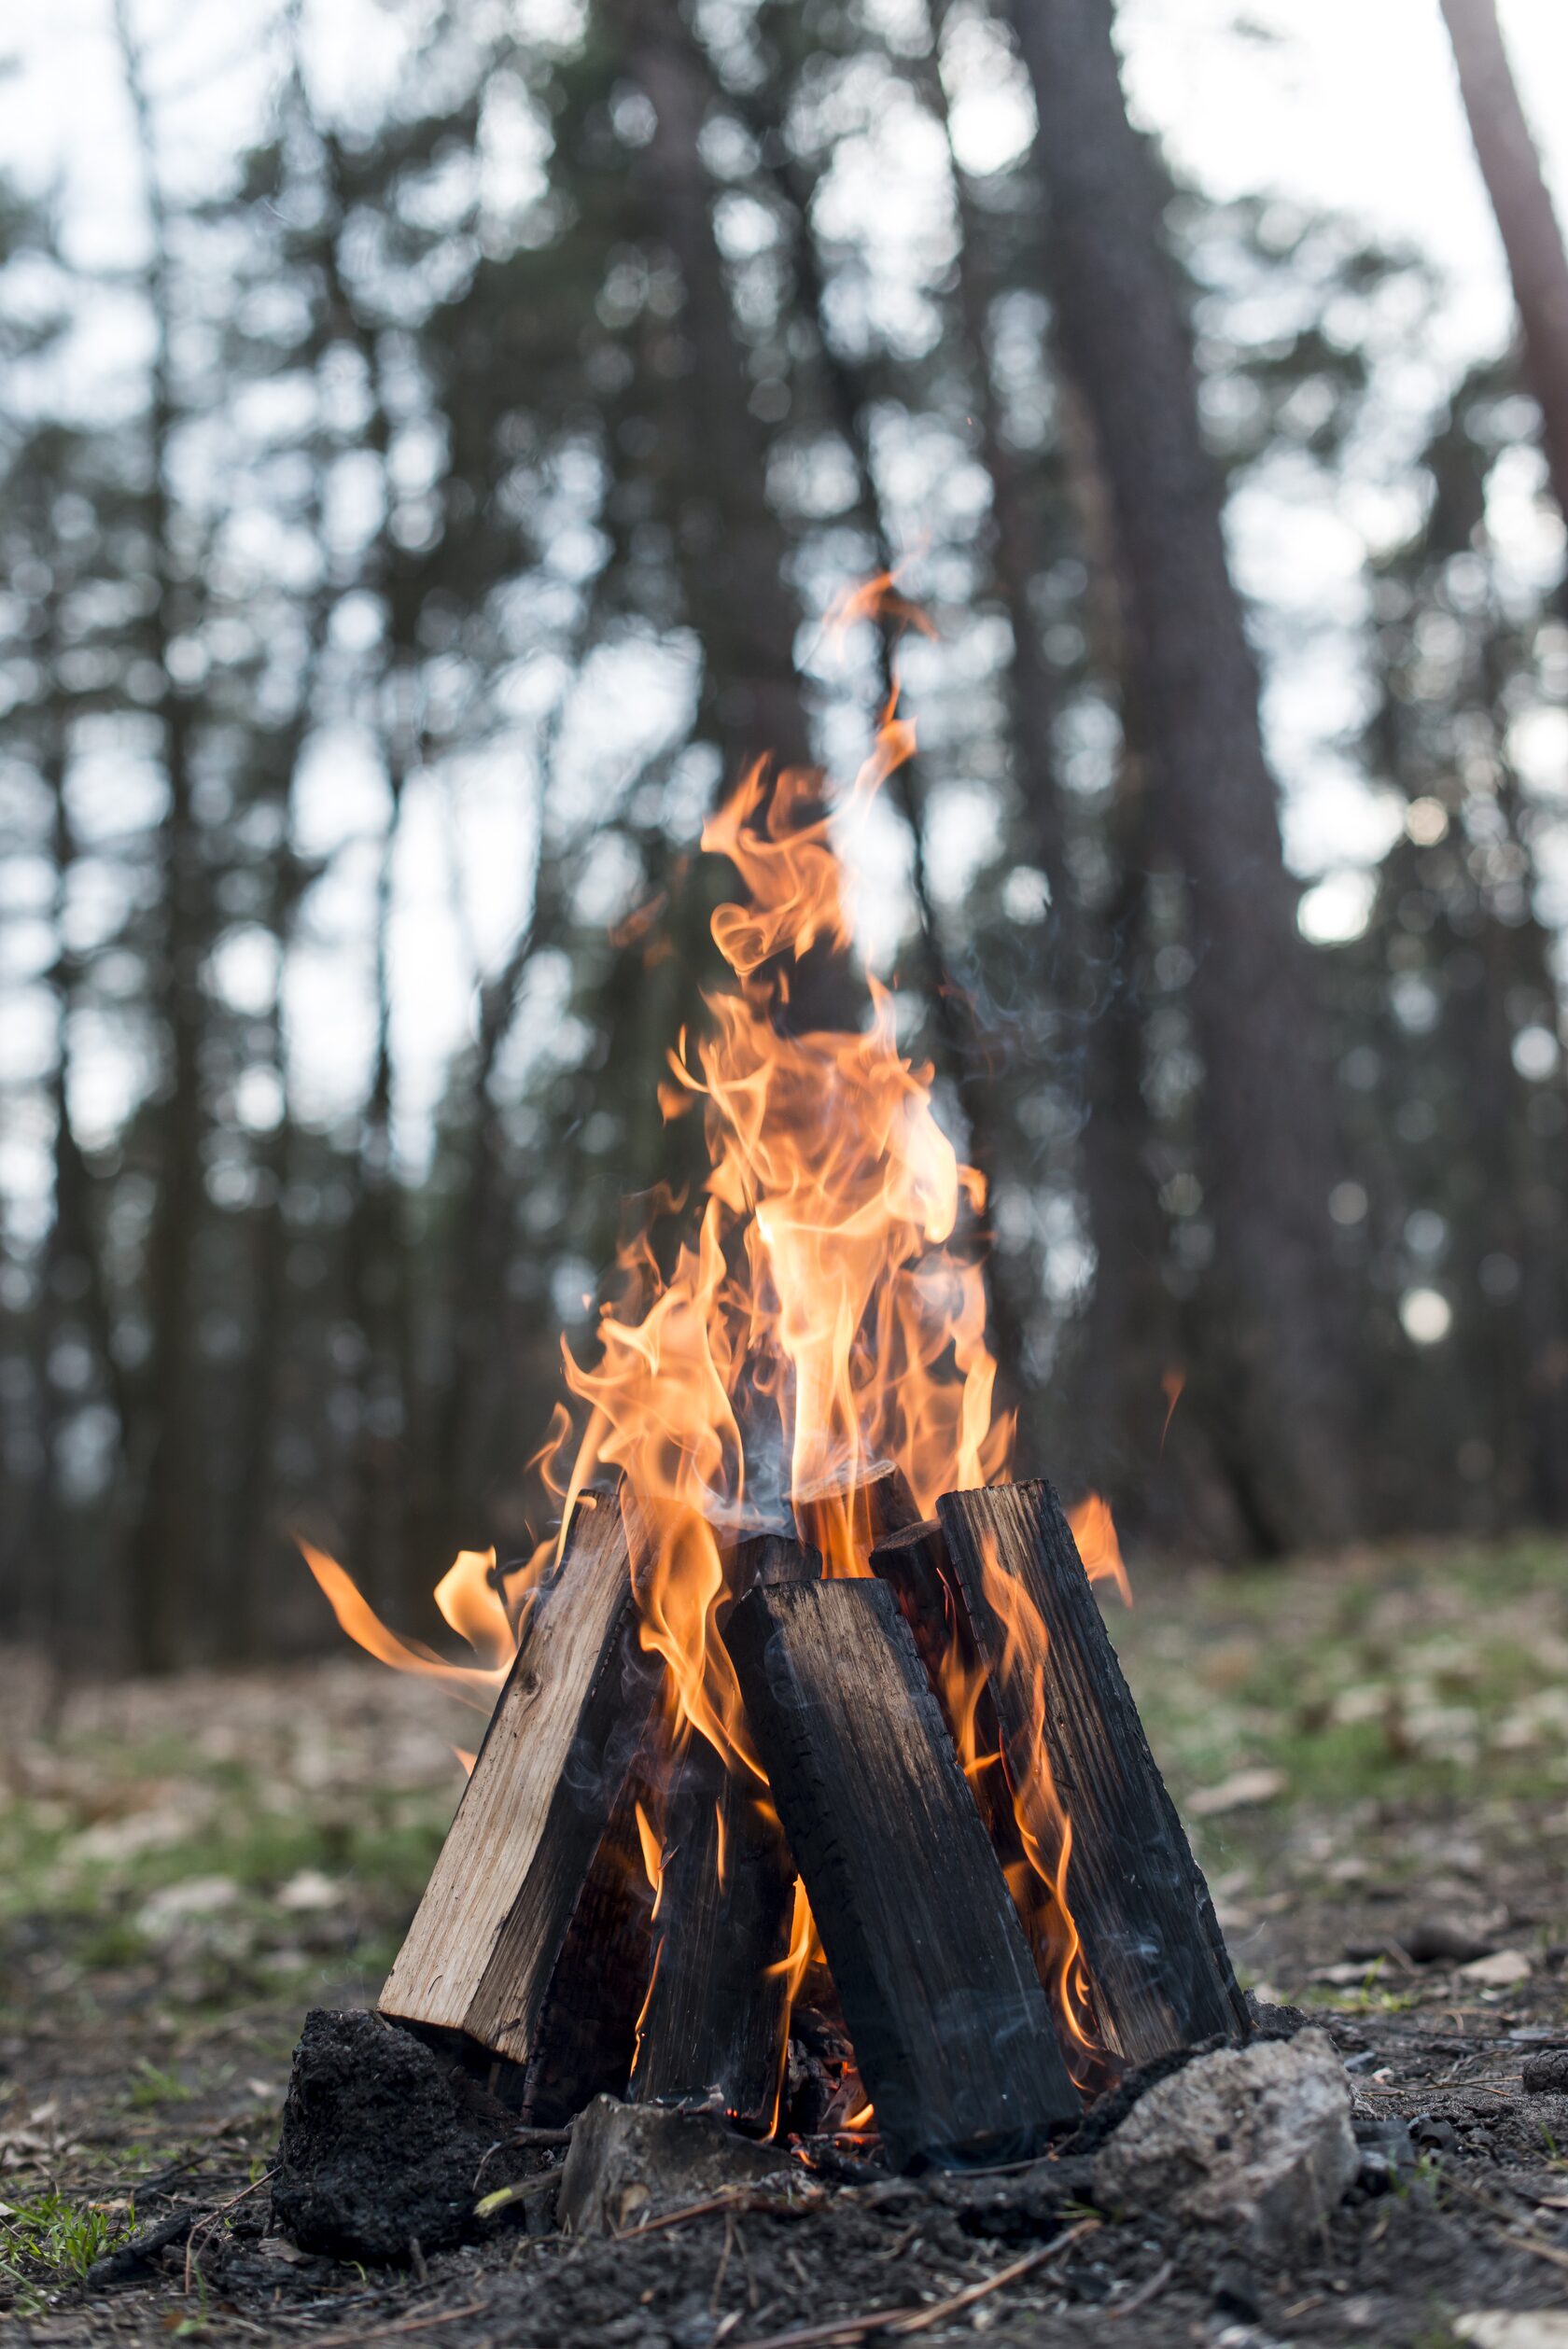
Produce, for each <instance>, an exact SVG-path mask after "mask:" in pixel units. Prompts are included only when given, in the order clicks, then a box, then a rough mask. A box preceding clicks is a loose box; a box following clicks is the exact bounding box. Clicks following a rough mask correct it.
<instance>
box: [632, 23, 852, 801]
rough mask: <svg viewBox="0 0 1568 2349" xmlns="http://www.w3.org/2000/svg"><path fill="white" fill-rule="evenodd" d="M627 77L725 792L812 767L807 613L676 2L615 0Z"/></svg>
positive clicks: (691, 589)
mask: <svg viewBox="0 0 1568 2349" xmlns="http://www.w3.org/2000/svg"><path fill="white" fill-rule="evenodd" d="M609 13H610V15H611V19H612V22H613V25H614V29H615V31H616V33H617V35H618V37H619V39H620V40H621V42H622V44H623V56H624V59H625V63H626V66H627V69H628V71H629V72H630V73H631V74H632V75H633V77H635V78H636V80H637V82H638V83H639V84H640V86H641V88H642V91H643V92H644V94H645V96H646V97H647V98H648V99H649V101H650V103H651V105H652V107H653V111H654V115H655V118H656V121H655V128H654V131H653V135H652V137H651V140H650V141H649V144H648V146H647V147H646V149H645V150H644V152H643V156H642V162H641V175H642V179H643V184H644V188H645V190H646V194H647V198H648V201H649V204H650V207H651V213H652V218H653V224H654V226H655V227H656V229H657V231H658V233H659V235H660V236H661V237H662V238H663V240H664V242H665V244H666V245H668V247H669V249H670V252H671V254H672V255H673V256H674V259H675V263H676V267H677V268H678V270H679V273H680V280H681V284H682V287H684V290H685V296H686V301H685V307H684V309H683V311H682V313H681V315H680V320H679V325H680V328H681V330H682V332H683V335H684V338H685V342H686V346H687V347H686V352H685V354H684V367H683V371H682V375H681V381H680V387H679V416H680V418H681V420H682V429H683V437H684V439H685V441H686V451H685V454H686V458H687V462H686V463H685V465H684V466H683V467H682V472H683V475H684V479H685V482H686V483H687V487H688V494H687V497H686V500H685V505H684V511H683V512H682V514H681V517H680V524H679V529H680V538H681V545H680V548H679V559H680V566H681V571H682V575H683V580H684V582H685V585H686V589H687V593H688V595H689V597H690V602H691V608H692V616H693V620H694V622H696V625H697V628H698V631H699V633H700V635H701V636H702V641H703V650H704V653H705V656H706V662H707V677H706V679H705V699H706V702H707V717H708V720H709V721H710V723H711V724H712V726H713V728H714V731H715V734H716V735H717V738H718V742H719V746H720V749H721V754H722V756H723V760H724V788H726V789H727V788H729V786H730V785H731V784H732V783H733V782H734V780H735V777H736V776H738V775H739V773H740V772H741V770H742V768H743V767H744V766H746V765H747V764H749V762H750V761H751V760H753V759H756V758H759V757H761V756H763V754H764V753H771V754H772V756H773V757H774V758H775V759H776V760H777V762H778V763H779V764H780V765H781V766H806V765H809V764H810V762H811V734H810V727H809V724H808V721H807V719H806V713H805V704H804V702H803V700H802V697H801V690H800V679H799V677H798V676H797V674H796V671H795V665H794V636H795V630H796V627H797V625H798V624H799V618H800V615H799V611H798V608H797V607H796V604H795V601H794V598H793V596H792V594H791V591H790V587H789V583H788V571H789V556H790V545H789V540H788V538H787V536H786V534H785V532H784V529H783V527H782V525H781V524H780V523H779V520H778V517H777V514H776V513H775V511H774V510H773V508H772V506H771V505H770V504H769V502H768V496H767V486H766V478H767V443H766V439H765V436H764V435H763V432H762V431H761V429H760V428H759V426H758V424H757V420H756V418H755V416H754V415H753V414H752V412H751V409H750V407H749V400H750V396H751V385H750V383H749V380H748V377H747V371H746V362H745V357H744V354H743V351H742V349H741V345H740V343H739V340H738V338H737V336H736V333H735V319H734V315H733V313H732V311H731V307H730V297H729V289H728V287H726V285H725V282H724V265H723V258H722V256H721V252H720V249H719V241H718V237H717V235H716V234H715V231H714V225H713V208H712V207H713V190H712V188H711V186H710V184H709V182H708V177H707V172H706V170H705V169H704V166H703V161H702V156H701V152H700V150H699V147H698V138H699V135H700V133H701V131H702V125H703V117H704V114H705V112H706V110H707V99H708V94H709V82H708V77H707V70H706V68H705V65H704V63H703V60H702V58H701V56H700V55H699V53H698V51H697V49H696V48H695V46H694V44H693V36H692V35H691V33H690V32H689V30H688V29H687V27H686V25H685V23H684V22H683V21H682V20H681V17H680V14H679V7H678V6H677V0H610V9H609Z"/></svg>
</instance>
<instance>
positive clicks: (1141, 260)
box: [1015, 0, 1357, 1548]
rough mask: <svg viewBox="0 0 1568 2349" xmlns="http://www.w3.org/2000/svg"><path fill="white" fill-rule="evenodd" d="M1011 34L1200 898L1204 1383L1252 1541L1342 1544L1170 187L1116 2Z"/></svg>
mask: <svg viewBox="0 0 1568 2349" xmlns="http://www.w3.org/2000/svg"><path fill="white" fill-rule="evenodd" d="M1015 22H1016V24H1017V30H1018V38H1019V45H1020V48H1021V49H1022V51H1023V55H1024V58H1025V61H1026V63H1027V64H1028V66H1029V75H1030V79H1031V81H1032V84H1033V88H1034V93H1035V102H1036V105H1037V108H1038V112H1039V117H1040V138H1041V144H1040V164H1041V170H1042V174H1043V179H1044V183H1045V189H1046V199H1047V204H1048V212H1049V217H1048V221H1047V236H1048V257H1049V266H1050V272H1051V284H1052V289H1053V296H1054V304H1055V313H1054V323H1055V333H1056V337H1057V345H1058V348H1059V350H1060V354H1061V358H1062V364H1063V367H1064V369H1065V371H1067V373H1068V374H1069V375H1070V376H1071V378H1072V380H1073V381H1074V382H1075V383H1076V384H1077V385H1078V386H1079V388H1080V390H1081V392H1082V395H1083V398H1084V401H1085V410H1086V412H1087V414H1088V416H1089V418H1090V420H1091V423H1092V426H1093V430H1094V434H1095V440H1096V447H1097V453H1098V461H1099V464H1100V465H1102V466H1103V468H1104V470H1105V476H1106V480H1107V482H1108V483H1109V485H1110V493H1111V507H1112V513H1113V530H1114V536H1115V545H1116V555H1117V568H1118V574H1119V577H1120V580H1121V582H1122V605H1123V609H1124V612H1125V615H1126V620H1127V630H1128V639H1129V649H1130V651H1131V656H1132V665H1133V668H1134V672H1135V674H1136V677H1137V692H1138V694H1139V698H1140V703H1141V712H1142V718H1143V722H1144V725H1145V728H1146V739H1147V742H1148V746H1149V755H1150V762H1151V770H1150V781H1151V787H1152V789H1153V790H1154V792H1155V807H1154V810H1153V817H1154V821H1155V826H1156V828H1157V832H1158V834H1159V836H1160V837H1161V838H1162V839H1163V840H1164V841H1166V842H1168V843H1169V846H1170V848H1171V850H1172V852H1173V853H1174V855H1175V857H1176V860H1177V861H1178V863H1179V865H1180V868H1181V870H1182V873H1183V876H1184V879H1185V882H1186V885H1187V888H1188V890H1189V891H1190V896H1191V927H1192V934H1193V940H1194V946H1195V954H1194V969H1193V976H1192V981H1191V987H1190V997H1191V1006H1192V1017H1193V1030H1194V1036H1195V1039H1196V1042H1197V1049H1198V1052H1199V1054H1200V1056H1201V1059H1202V1065H1203V1076H1202V1086H1201V1092H1200V1097H1199V1109H1198V1114H1199V1119H1200V1125H1201V1131H1202V1136H1203V1151H1202V1165H1203V1174H1202V1181H1203V1183H1204V1187H1205V1190H1206V1192H1207V1193H1208V1195H1209V1198H1210V1201H1211V1209H1212V1223H1213V1231H1214V1250H1215V1261H1214V1267H1213V1273H1212V1276H1211V1279H1210V1281H1209V1282H1208V1283H1207V1284H1206V1292H1205V1297H1204V1317H1203V1318H1204V1325H1205V1342H1204V1344H1203V1347H1202V1349H1201V1354H1200V1357H1199V1360H1198V1362H1197V1363H1196V1364H1195V1368H1196V1369H1197V1372H1198V1374H1199V1375H1200V1376H1201V1377H1202V1378H1203V1379H1204V1380H1206V1381H1212V1382H1213V1383H1214V1385H1215V1387H1216V1389H1217V1393H1216V1396H1215V1405H1214V1409H1213V1412H1212V1416H1213V1418H1214V1419H1215V1422H1216V1424H1218V1425H1222V1426H1224V1427H1225V1428H1226V1429H1227V1430H1228V1431H1231V1432H1232V1433H1233V1437H1234V1441H1233V1443H1232V1445H1231V1447H1230V1457H1229V1462H1228V1464H1229V1467H1230V1471H1231V1475H1232V1479H1233V1482H1234V1484H1235V1487H1236V1489H1237V1492H1238V1494H1239V1498H1240V1499H1241V1501H1242V1503H1243V1506H1244V1509H1245V1514H1246V1517H1247V1519H1248V1522H1249V1525H1250V1527H1251V1529H1252V1531H1253V1537H1254V1539H1255V1540H1257V1541H1258V1542H1260V1543H1262V1544H1264V1545H1267V1546H1269V1547H1273V1548H1283V1547H1286V1546H1288V1545H1290V1544H1291V1543H1292V1542H1294V1541H1297V1540H1300V1539H1303V1538H1306V1539H1329V1538H1333V1537H1334V1536H1336V1535H1338V1534H1342V1533H1344V1532H1346V1531H1349V1529H1350V1528H1351V1526H1352V1525H1353V1524H1354V1523H1355V1522H1356V1514H1357V1502H1356V1497H1355V1484H1356V1474H1355V1447H1354V1445H1353V1442H1352V1440H1351V1419H1350V1411H1349V1406H1350V1402H1351V1389H1352V1385H1353V1377H1352V1357H1351V1353H1350V1350H1349V1348H1348V1345H1347V1331H1346V1328H1345V1323H1344V1319H1343V1315H1342V1314H1341V1312H1340V1310H1339V1307H1338V1297H1337V1290H1338V1283H1337V1278H1336V1274H1335V1270H1334V1265H1333V1259H1332V1252H1331V1250H1330V1245H1329V1219H1328V1204H1327V1203H1328V1195H1329V1192H1330V1190H1331V1188H1332V1186H1333V1178H1334V1174H1335V1172H1336V1169H1337V1164H1338V1152H1337V1138H1336V1135H1335V1132H1334V1128H1333V1123H1332V1097H1331V1095H1330V1093H1329V1089H1328V1086H1327V1084H1326V1071H1325V1069H1324V1066H1323V1061H1324V1055H1323V1049H1322V1043H1321V1040H1320V1038H1319V1036H1318V1034H1317V1033H1316V1022H1315V1018H1314V1013H1313V1005H1312V996H1311V988H1310V984H1309V976H1308V972H1307V967H1306V958H1305V952H1304V949H1303V947H1302V944H1301V942H1300V939H1299V937H1298V935H1297V933H1296V928H1295V907H1294V902H1293V891H1292V888H1291V885H1290V883H1289V880H1288V878H1287V876H1286V874H1285V869H1284V863H1283V858H1282V855H1281V842H1280V831H1279V819H1278V814H1277V809H1276V804H1275V790H1274V783H1273V778H1272V776H1270V774H1269V771H1268V767H1267V762H1266V759H1265V756H1264V750H1263V742H1262V735H1261V730H1260V725H1259V719H1258V697H1257V678H1256V674H1255V671H1254V668H1253V658H1252V653H1251V650H1250V649H1249V647H1248V644H1247V640H1246V636H1245V631H1244V628H1243V624H1242V618H1241V609H1240V605H1239V600H1238V597H1237V594H1236V591H1235V589H1234V587H1233V585H1232V583H1231V580H1230V576H1229V572H1228V570H1227V567H1226V562H1225V544H1224V538H1223V534H1222V529H1221V497H1220V488H1219V482H1218V479H1217V476H1216V474H1215V471H1214V468H1213V467H1212V465H1211V460H1210V458H1209V455H1208V454H1207V452H1206V451H1205V449H1204V447H1203V444H1202V440H1201V436H1200V433H1199V428H1198V418H1197V388H1196V383H1195V379H1194V369H1193V358H1192V349H1191V341H1190V336H1189V333H1188V329H1187V328H1186V325H1185V322H1184V320H1183V315H1182V310H1181V304H1180V301H1179V297H1178V293H1177V287H1176V282H1175V279H1174V277H1173V274H1172V272H1171V268H1170V264H1169V259H1168V257H1167V254H1166V251H1165V245H1164V237H1163V232H1162V224H1161V190H1160V187H1159V182H1158V178H1157V175H1156V173H1155V169H1154V166H1153V165H1152V163H1151V161H1150V159H1149V156H1148V154H1147V152H1146V150H1145V147H1144V143H1143V141H1142V140H1141V138H1140V137H1139V135H1138V133H1136V132H1135V131H1134V130H1133V128H1132V126H1131V124H1130V123H1129V121H1128V120H1127V113H1126V109H1125V106H1124V104H1123V100H1122V92H1121V86H1120V81H1119V78H1118V74H1117V65H1116V56H1115V50H1114V48H1113V41H1112V10H1111V5H1110V0H1044V4H1043V5H1041V6H1038V7H1036V6H1029V7H1024V6H1020V7H1018V8H1017V9H1016V11H1015ZM1286 1069H1288V1070H1290V1071H1291V1076H1290V1079H1289V1081H1288V1082H1283V1083H1282V1082H1281V1071H1282V1070H1286Z"/></svg>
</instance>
